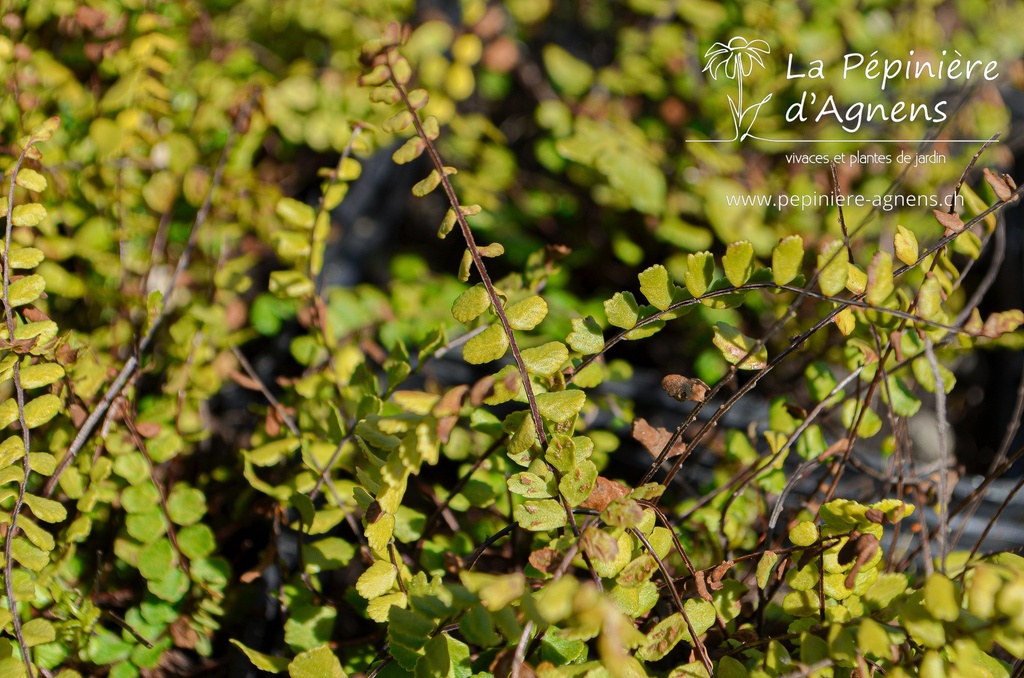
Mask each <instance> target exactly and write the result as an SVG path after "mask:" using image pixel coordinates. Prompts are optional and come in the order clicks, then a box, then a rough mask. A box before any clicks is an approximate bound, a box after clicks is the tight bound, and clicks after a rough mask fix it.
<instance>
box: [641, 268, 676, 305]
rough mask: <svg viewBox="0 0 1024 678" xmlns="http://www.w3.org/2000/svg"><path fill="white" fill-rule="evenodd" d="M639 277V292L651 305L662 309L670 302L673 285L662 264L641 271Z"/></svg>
mask: <svg viewBox="0 0 1024 678" xmlns="http://www.w3.org/2000/svg"><path fill="white" fill-rule="evenodd" d="M638 277H639V278H640V292H641V294H643V295H644V296H645V297H647V301H649V302H650V303H651V305H652V306H654V307H655V308H657V309H658V310H660V311H664V310H665V309H667V308H668V307H669V306H670V305H671V304H672V293H673V287H674V285H672V283H671V281H670V280H669V277H668V271H667V270H666V269H665V267H664V266H662V265H660V264H658V265H656V266H651V267H650V268H648V269H645V270H644V271H642V272H641V273H640V274H639V276H638Z"/></svg>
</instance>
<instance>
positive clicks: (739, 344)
mask: <svg viewBox="0 0 1024 678" xmlns="http://www.w3.org/2000/svg"><path fill="white" fill-rule="evenodd" d="M843 263H844V266H845V263H846V262H843ZM713 341H714V342H715V346H717V347H718V348H719V350H721V351H722V356H724V357H725V359H726V361H728V362H729V363H730V364H731V365H737V363H739V364H738V365H737V367H738V368H739V369H741V370H760V369H764V368H765V367H766V366H767V365H768V348H767V347H765V346H761V347H760V348H758V349H757V350H756V351H754V352H753V353H751V351H753V349H754V346H756V342H755V341H754V340H753V339H751V338H750V337H748V336H746V335H745V334H743V333H742V332H740V331H739V330H738V329H736V328H735V327H733V326H732V325H728V324H726V323H723V322H717V323H715V337H714V339H713ZM740 361H742V363H740Z"/></svg>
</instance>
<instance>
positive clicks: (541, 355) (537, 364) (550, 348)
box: [522, 341, 569, 377]
mask: <svg viewBox="0 0 1024 678" xmlns="http://www.w3.org/2000/svg"><path fill="white" fill-rule="evenodd" d="M522 358H523V364H524V365H526V370H527V372H529V373H530V374H537V375H541V376H545V377H546V376H550V375H552V374H554V373H555V372H557V371H558V368H559V367H561V366H562V365H563V364H565V361H566V360H568V359H569V349H567V348H566V347H565V344H563V343H562V342H560V341H549V342H548V343H546V344H544V345H543V346H537V347H535V348H528V349H524V350H523V352H522Z"/></svg>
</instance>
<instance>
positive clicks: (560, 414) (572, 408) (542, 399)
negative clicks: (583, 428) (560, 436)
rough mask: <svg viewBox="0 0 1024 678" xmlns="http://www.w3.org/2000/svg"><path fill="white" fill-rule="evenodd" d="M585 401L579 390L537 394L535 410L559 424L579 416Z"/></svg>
mask: <svg viewBox="0 0 1024 678" xmlns="http://www.w3.org/2000/svg"><path fill="white" fill-rule="evenodd" d="M586 401H587V394H586V393H585V392H583V391H581V390H579V389H570V390H567V391H554V392H550V393H538V394H537V408H538V409H539V410H540V414H541V416H542V417H544V418H545V419H550V420H551V421H554V422H559V423H560V422H563V421H568V420H569V419H571V418H572V417H575V416H576V415H577V414H579V411H580V410H581V409H583V404H584V403H585V402H586Z"/></svg>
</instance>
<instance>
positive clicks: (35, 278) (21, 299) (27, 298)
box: [7, 273, 46, 306]
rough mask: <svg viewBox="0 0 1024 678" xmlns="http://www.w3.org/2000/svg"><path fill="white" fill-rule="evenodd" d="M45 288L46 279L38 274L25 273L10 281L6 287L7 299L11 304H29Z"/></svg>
mask: <svg viewBox="0 0 1024 678" xmlns="http://www.w3.org/2000/svg"><path fill="white" fill-rule="evenodd" d="M45 289H46V280H44V279H43V276H41V275H39V274H35V273H34V274H32V275H27V276H25V277H24V278H20V279H18V280H15V281H14V282H12V283H11V286H10V287H8V288H7V299H8V301H10V302H11V306H23V305H25V304H31V303H32V302H33V301H35V300H36V299H38V298H39V296H40V295H41V294H42V293H43V290H45Z"/></svg>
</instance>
